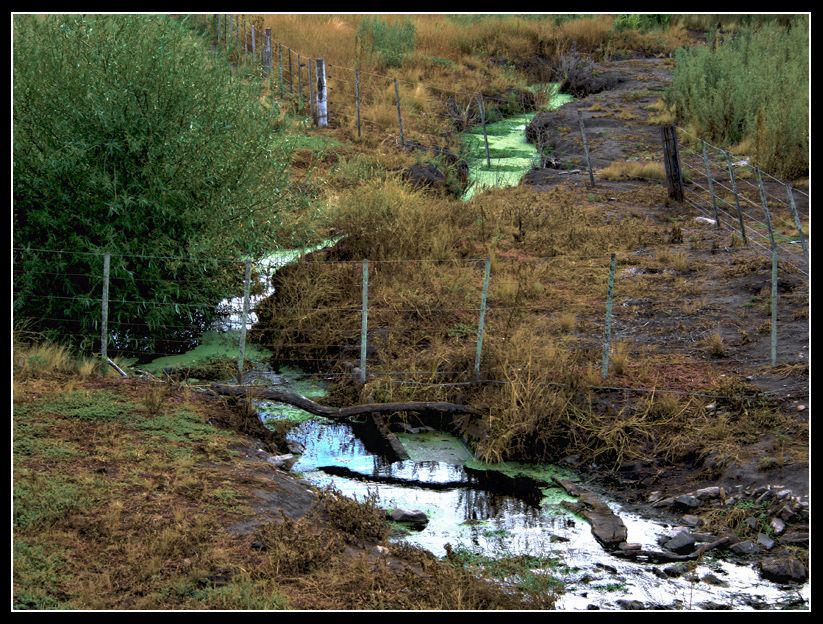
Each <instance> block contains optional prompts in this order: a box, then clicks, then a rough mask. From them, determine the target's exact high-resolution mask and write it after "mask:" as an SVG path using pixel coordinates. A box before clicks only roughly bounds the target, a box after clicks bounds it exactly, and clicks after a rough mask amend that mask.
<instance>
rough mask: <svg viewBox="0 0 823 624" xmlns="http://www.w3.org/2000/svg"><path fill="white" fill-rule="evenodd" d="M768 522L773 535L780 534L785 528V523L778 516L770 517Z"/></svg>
mask: <svg viewBox="0 0 823 624" xmlns="http://www.w3.org/2000/svg"><path fill="white" fill-rule="evenodd" d="M770 524H771V527H772V530H773V531H774V534H775V535H780V534H781V533H782V532H783V531H785V530H786V523H785V522H783V521H782V520H781V519H780V518H772V521H771V523H770Z"/></svg>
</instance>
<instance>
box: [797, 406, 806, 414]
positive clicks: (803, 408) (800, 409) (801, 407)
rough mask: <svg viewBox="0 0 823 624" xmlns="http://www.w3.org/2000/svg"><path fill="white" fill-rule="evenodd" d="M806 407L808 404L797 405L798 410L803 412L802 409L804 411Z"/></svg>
mask: <svg viewBox="0 0 823 624" xmlns="http://www.w3.org/2000/svg"><path fill="white" fill-rule="evenodd" d="M805 409H806V406H805V405H798V406H797V411H798V412H802V411H803V410H805Z"/></svg>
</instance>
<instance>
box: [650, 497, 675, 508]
mask: <svg viewBox="0 0 823 624" xmlns="http://www.w3.org/2000/svg"><path fill="white" fill-rule="evenodd" d="M673 504H674V499H673V498H663V499H660V500H658V501H657V502H656V503H652V507H671V506H672V505H673Z"/></svg>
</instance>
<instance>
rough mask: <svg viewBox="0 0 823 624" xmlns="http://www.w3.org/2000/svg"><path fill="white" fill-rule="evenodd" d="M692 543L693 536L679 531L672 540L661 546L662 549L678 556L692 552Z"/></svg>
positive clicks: (693, 540)
mask: <svg viewBox="0 0 823 624" xmlns="http://www.w3.org/2000/svg"><path fill="white" fill-rule="evenodd" d="M694 543H695V539H694V536H692V535H691V534H689V533H687V532H686V531H681V532H680V533H678V534H677V535H675V536H674V537H673V538H672V539H670V540H669V541H667V542H666V543H665V544H663V548H665V549H666V550H670V551H672V552H674V553H677V554H678V555H687V554H689V553H690V552H692V551H693V550H694Z"/></svg>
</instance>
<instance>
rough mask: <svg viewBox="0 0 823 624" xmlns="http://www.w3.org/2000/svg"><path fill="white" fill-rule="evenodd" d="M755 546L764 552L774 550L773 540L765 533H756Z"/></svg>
mask: <svg viewBox="0 0 823 624" xmlns="http://www.w3.org/2000/svg"><path fill="white" fill-rule="evenodd" d="M757 545H758V546H762V547H763V548H765V549H766V550H771V549H772V548H774V540H773V539H772V538H770V537H769V536H768V535H766V534H765V533H758V534H757Z"/></svg>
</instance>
